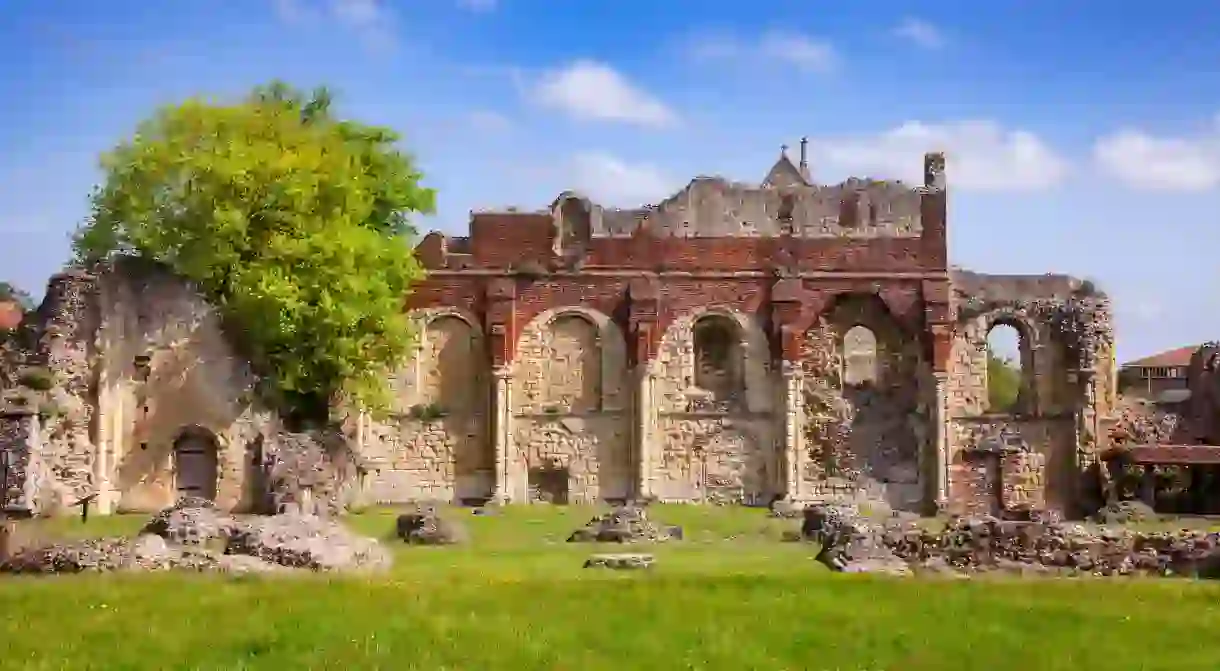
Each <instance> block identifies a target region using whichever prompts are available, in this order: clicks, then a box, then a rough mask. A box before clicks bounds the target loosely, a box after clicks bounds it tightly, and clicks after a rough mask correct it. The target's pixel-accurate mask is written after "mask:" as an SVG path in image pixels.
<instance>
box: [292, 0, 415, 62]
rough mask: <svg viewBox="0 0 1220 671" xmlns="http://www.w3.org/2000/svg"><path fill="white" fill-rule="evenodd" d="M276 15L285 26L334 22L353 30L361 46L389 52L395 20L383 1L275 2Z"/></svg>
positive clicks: (327, 0) (392, 44) (297, 0)
mask: <svg viewBox="0 0 1220 671" xmlns="http://www.w3.org/2000/svg"><path fill="white" fill-rule="evenodd" d="M273 6H274V8H275V13H276V16H278V17H279V18H280V20H281V21H283V22H285V23H296V24H299V23H307V22H308V23H316V22H318V21H334V22H336V23H338V24H340V25H342V26H345V27H347V28H348V29H350V30H352V31H355V33H356V35H357V36H358V38H359V39H360V41H361V42H363V43H364V46H365V47H367V48H369V49H371V50H373V51H379V52H384V51H387V50H389V49H392V48H393V47H394V46H395V44H396V40H395V38H394V23H395V17H394V15H393V13H392V12H391V10H390V9H389V8H388V7H387V6H386V5H385V3H384V0H321V1H320V2H319V1H311V0H274V5H273Z"/></svg>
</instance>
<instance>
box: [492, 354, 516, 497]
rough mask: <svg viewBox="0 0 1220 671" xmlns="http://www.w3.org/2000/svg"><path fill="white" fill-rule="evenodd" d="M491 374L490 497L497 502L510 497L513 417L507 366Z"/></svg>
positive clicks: (509, 374) (510, 378)
mask: <svg viewBox="0 0 1220 671" xmlns="http://www.w3.org/2000/svg"><path fill="white" fill-rule="evenodd" d="M492 375H493V376H494V378H495V381H496V393H495V396H494V397H493V399H492V415H493V420H492V454H493V455H494V460H495V463H494V467H493V468H494V477H495V480H494V483H495V484H494V485H493V486H492V499H493V500H495V501H496V502H497V503H508V502H509V501H510V500H511V498H512V496H511V492H510V486H511V483H512V478H511V477H510V474H511V470H512V464H511V460H510V459H509V454H510V452H509V450H510V447H511V442H512V440H511V431H512V417H513V415H512V412H513V411H512V404H511V401H512V385H511V381H512V374H511V371H510V370H509V367H508V366H501V367H499V368H496V369H495V370H494V371H493V372H492Z"/></svg>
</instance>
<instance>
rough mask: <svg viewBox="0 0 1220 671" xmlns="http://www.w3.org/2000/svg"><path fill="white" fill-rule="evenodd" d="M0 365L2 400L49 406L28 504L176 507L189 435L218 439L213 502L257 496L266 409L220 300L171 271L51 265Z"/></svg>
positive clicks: (127, 265)
mask: <svg viewBox="0 0 1220 671" xmlns="http://www.w3.org/2000/svg"><path fill="white" fill-rule="evenodd" d="M0 368H2V374H3V378H4V383H5V397H6V399H10V397H21V398H23V399H24V400H25V401H26V402H25V403H24V405H25V406H26V407H27V409H29V410H32V411H35V412H37V413H39V414H40V415H41V421H40V431H39V441H38V449H37V454H36V455H34V456H35V457H36V460H35V462H36V463H37V464H39V469H40V472H41V473H43V474H45V475H44V477H41V478H40V479H39V480H38V482H37V483H36V487H37V490H38V496H37V497H36V499H37V501H36V504H37V505H36V508H37V510H34V511H31V512H35V513H37V514H50V515H53V514H57V513H59V512H63V511H65V509H66V508H67V507H68V506H71V505H74V504H76V503H77V502H79V501H81V500H82V499H84V498H86V497H93V500H94V501H95V506H96V507H95V509H96V510H99V511H100V512H102V513H108V512H113V511H115V510H145V511H147V510H153V509H160V508H163V507H165V506H166V505H169V504H170V503H172V502H173V501H174V499H175V498H177V493H178V492H177V490H176V484H175V483H176V477H177V476H176V474H175V469H174V466H173V464H174V443H175V441H176V439H177V438H178V437H180V436H182V435H183V434H184V433H186V432H192V433H193V435H198V434H200V433H207V434H209V435H211V436H214V438H215V444H216V445H217V452H218V453H217V455H216V457H217V460H216V461H217V462H218V465H219V467H218V468H217V470H216V473H215V475H216V480H217V482H216V485H217V486H216V487H215V490H216V493H217V503H219V504H220V505H222V506H224V507H226V508H241V507H243V506H248V505H251V502H252V494H251V492H250V491H249V489H248V487H247V481H248V478H249V475H250V472H251V471H252V469H254V466H253V465H252V464H251V462H250V460H249V459H248V458H247V457H248V449H249V445H250V442H251V441H252V440H253V439H254V437H255V436H257V435H259V434H260V433H264V432H265V431H266V427H267V424H268V421H269V414H268V413H266V412H262V411H259V410H257V409H256V407H255V404H254V399H253V398H252V394H251V392H252V388H253V381H254V379H253V375H252V374H251V373H250V371H249V367H248V366H247V365H246V364H245V362H244V361H243V360H242V359H241V358H240V357H239V356H237V354H236V353H235V351H234V350H233V348H232V347H231V346H230V344H229V342H228V340H227V339H226V338H225V336H224V333H223V330H222V328H221V324H220V319H219V317H218V316H217V315H216V314H215V311H214V310H213V309H212V308H211V307H210V306H209V305H208V304H207V302H206V301H205V300H203V299H202V298H201V297H200V296H199V294H198V293H197V292H196V291H195V290H194V289H193V287H191V286H190V285H188V284H187V283H185V282H183V281H182V280H180V279H179V278H177V277H176V276H174V275H173V274H172V273H170V272H168V271H167V270H166V269H165V268H163V267H161V266H159V265H157V264H153V263H148V262H144V261H140V260H136V259H131V258H124V259H121V260H119V261H116V262H115V263H113V264H109V265H104V266H98V267H96V268H93V269H91V270H90V271H89V272H85V271H81V270H74V271H70V272H66V273H61V274H59V275H56V276H54V277H53V278H51V281H50V282H49V284H48V288H47V293H46V298H45V299H44V301H43V303H42V305H41V306H40V307H39V308H38V310H37V312H35V313H34V314H33V315H31V318H29V319H27V320H26V322H25V323H24V324H23V326H22V333H21V334H20V337H18V338H16V339H15V340H14V341H11V342H10V344H9V346H8V347H7V348H6V350H5V352H4V362H3V366H2V367H0ZM36 380H37V381H38V384H37V385H35V381H36ZM35 387H37V388H35ZM209 489H211V488H209Z"/></svg>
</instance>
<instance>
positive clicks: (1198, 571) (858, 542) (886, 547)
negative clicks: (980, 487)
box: [794, 506, 1220, 578]
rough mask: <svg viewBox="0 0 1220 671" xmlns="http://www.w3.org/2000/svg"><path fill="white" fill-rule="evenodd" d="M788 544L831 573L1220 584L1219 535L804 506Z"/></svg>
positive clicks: (1201, 532)
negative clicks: (940, 520) (809, 547)
mask: <svg viewBox="0 0 1220 671" xmlns="http://www.w3.org/2000/svg"><path fill="white" fill-rule="evenodd" d="M794 537H795V538H800V539H803V540H809V541H813V542H817V543H820V544H821V546H822V547H821V549H820V551H819V554H818V555H817V560H818V561H820V562H822V563H823V564H825V565H826V566H827V567H828V568H830V569H831V570H833V571H838V572H855V573H884V574H890V575H911V574H928V573H932V574H952V575H974V574H980V573H993V572H1002V573H1011V574H1017V575H1067V576H1136V575H1144V576H1184V577H1196V578H1218V577H1220V533H1216V532H1204V531H1191V530H1181V531H1176V532H1165V531H1147V532H1141V531H1133V530H1130V529H1123V528H1114V527H1109V528H1107V527H1100V528H1089V527H1086V526H1084V525H1081V524H1069V523H1064V522H1061V521H1058V520H1055V519H1032V520H1024V521H1016V520H1001V519H998V518H995V517H989V516H988V517H954V518H952V519H950V520H948V521H947V522H945V523H944V525H943V527H942V528H941V529H939V530H934V529H931V528H928V527H927V526H922V525H920V524H918V523H917V522H913V521H910V520H902V519H897V518H895V519H890V520H876V519H868V518H867V517H866V516H862V515H860V514H858V512H857V511H855V510H854V509H852V508H850V507H828V506H812V507H810V508H808V509H807V510H806V515H805V519H804V520H803V522H802V527H801V530H800V533H799V534H794Z"/></svg>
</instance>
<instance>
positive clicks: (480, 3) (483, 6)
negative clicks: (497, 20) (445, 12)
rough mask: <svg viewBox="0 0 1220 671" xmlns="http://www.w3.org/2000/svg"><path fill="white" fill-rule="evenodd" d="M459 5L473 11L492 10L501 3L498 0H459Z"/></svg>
mask: <svg viewBox="0 0 1220 671" xmlns="http://www.w3.org/2000/svg"><path fill="white" fill-rule="evenodd" d="M457 4H458V7H460V8H462V9H465V10H467V11H471V12H492V11H495V9H496V6H497V5H499V4H500V3H499V1H498V0H457Z"/></svg>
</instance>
